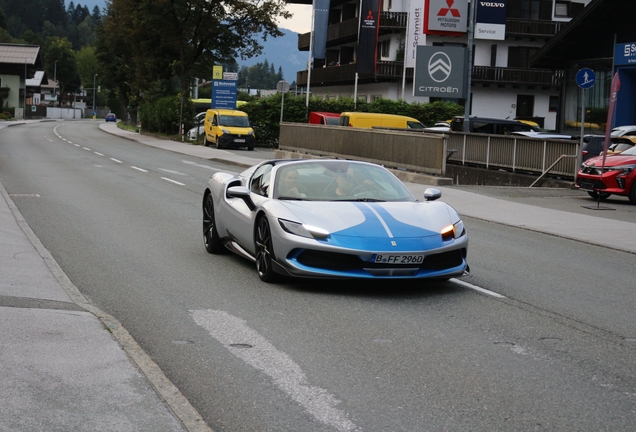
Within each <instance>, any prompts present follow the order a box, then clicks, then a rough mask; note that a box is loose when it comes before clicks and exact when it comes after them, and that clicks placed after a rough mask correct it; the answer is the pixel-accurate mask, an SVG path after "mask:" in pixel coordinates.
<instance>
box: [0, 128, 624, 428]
mask: <svg viewBox="0 0 636 432" xmlns="http://www.w3.org/2000/svg"><path fill="white" fill-rule="evenodd" d="M2 126H8V124H7V123H5V124H3V125H0V128H2ZM100 129H102V130H104V131H105V132H108V133H111V134H115V135H118V136H121V137H124V138H128V139H132V140H135V141H138V142H140V143H143V144H146V145H149V146H153V147H157V148H161V149H164V150H168V151H172V152H177V153H182V154H187V155H190V156H194V157H200V158H203V159H207V160H218V161H223V162H227V163H232V164H235V165H237V166H244V167H248V166H251V165H253V164H256V163H258V162H260V161H262V160H264V159H269V158H273V157H275V152H273V151H265V150H260V151H259V150H255V151H253V152H247V151H244V152H242V151H229V150H217V149H214V148H208V147H203V146H193V145H190V144H188V143H182V142H174V141H167V140H161V139H156V138H153V137H150V136H147V135H140V134H138V133H133V132H127V131H124V130H121V129H119V128H117V126H116V124H114V123H104V122H101V124H100ZM1 174H2V173H0V195H1V198H0V259H1V261H0V263H1V264H0V367H1V368H2V371H3V373H2V374H0V431H5V430H10V431H32V430H79V431H82V430H86V431H88V430H90V431H183V430H188V431H209V430H210V429H209V428H208V427H207V426H206V425H205V424H204V422H203V421H202V419H201V417H200V416H199V414H198V413H197V412H196V411H195V410H194V408H193V407H192V406H191V405H190V404H189V403H188V401H187V400H186V399H185V398H184V397H183V396H182V395H181V393H180V392H179V390H178V389H177V388H176V387H174V386H173V385H172V383H170V382H169V381H168V379H167V378H166V377H165V376H164V375H163V373H162V372H161V370H160V369H159V368H158V366H157V365H156V364H155V363H154V362H153V361H152V360H151V359H150V358H149V357H148V356H147V355H146V354H145V353H144V352H143V350H142V349H141V348H140V347H139V346H138V345H137V344H136V343H135V341H134V340H133V339H132V337H130V335H129V334H128V332H127V331H126V330H125V329H124V328H123V327H122V326H121V324H120V323H119V322H118V321H117V320H116V319H115V318H114V317H112V316H110V315H108V314H106V313H104V312H103V311H101V310H99V309H98V308H96V307H95V306H94V305H91V304H90V303H89V302H88V301H87V300H86V299H85V298H84V297H83V295H82V294H81V293H80V292H79V290H78V289H77V288H76V287H75V286H74V285H73V284H72V282H71V281H70V280H69V279H68V277H66V275H65V274H64V272H63V271H62V269H61V268H60V267H59V266H58V265H57V263H56V262H55V260H54V259H53V257H52V256H51V255H50V254H49V253H48V251H47V250H46V249H45V248H44V247H43V246H42V244H41V243H40V241H39V240H38V239H37V237H36V236H35V235H34V233H33V232H32V231H31V229H30V228H29V226H28V224H27V223H26V222H25V221H24V219H23V217H22V215H21V214H20V212H19V210H18V209H17V207H16V206H15V204H14V202H13V200H12V198H11V196H10V195H9V194H8V193H7V191H6V190H5V189H4V187H3V186H2V183H1ZM413 179H415V180H418V181H421V182H420V183H415V182H412V181H411V182H408V183H407V186H408V187H409V188H410V189H411V190H412V191H413V193H414V194H416V195H417V196H420V197H421V196H422V193H423V192H424V190H425V189H426V187H428V186H427V184H426V183H427V182H426V179H427V178H426V177H425V176H421V177H418V178H411V180H413ZM430 184H435V183H434V182H433V181H431V182H430ZM436 187H438V188H439V189H440V190H442V193H443V197H442V199H443V200H444V201H446V202H448V203H449V204H451V205H452V206H454V207H455V208H456V209H457V210H458V212H459V213H460V214H461V215H462V216H467V217H473V218H478V219H483V220H488V221H492V222H495V223H501V224H505V225H510V226H515V227H519V228H523V229H527V230H533V231H539V232H545V233H548V234H551V235H557V236H560V237H564V238H569V239H573V240H578V241H581V242H585V243H589V244H595V245H600V246H604V247H608V248H611V249H616V250H621V251H626V252H629V253H636V235H634V232H636V206H634V205H630V204H629V203H627V201H626V200H623V199H622V198H619V199H617V200H614V201H611V202H610V203H605V204H602V205H603V206H608V207H613V208H614V210H606V211H604V210H592V209H586V208H584V207H582V206H594V205H596V203H595V202H594V201H593V200H591V199H589V198H588V197H587V195H586V194H585V193H584V192H581V191H576V190H562V189H558V190H555V189H544V190H541V189H532V190H530V189H527V188H488V187H472V186H466V187H462V186H449V187H440V186H436Z"/></svg>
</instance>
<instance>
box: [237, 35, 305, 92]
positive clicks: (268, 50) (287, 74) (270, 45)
mask: <svg viewBox="0 0 636 432" xmlns="http://www.w3.org/2000/svg"><path fill="white" fill-rule="evenodd" d="M280 30H281V32H283V33H284V36H281V37H278V38H267V40H266V41H261V45H263V54H261V55H259V56H257V57H252V58H250V59H247V60H242V59H237V63H238V65H239V68H241V67H242V66H247V67H249V66H254V65H255V64H256V63H264V62H265V60H267V62H268V63H269V64H274V69H275V70H276V72H278V68H279V67H281V68H282V69H283V78H284V79H285V81H287V82H288V83H290V84H291V83H293V82H294V81H296V72H298V71H301V70H304V69H306V68H307V60H308V58H309V52H308V51H298V33H296V32H293V31H291V30H287V29H283V28H281V29H280Z"/></svg>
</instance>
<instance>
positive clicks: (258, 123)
mask: <svg viewBox="0 0 636 432" xmlns="http://www.w3.org/2000/svg"><path fill="white" fill-rule="evenodd" d="M306 103H307V99H306V96H293V95H289V94H288V95H286V96H285V103H284V113H283V121H285V122H292V123H307V120H308V118H309V113H310V112H311V111H325V112H335V113H341V112H345V111H357V112H376V113H385V114H399V115H405V116H409V117H413V118H416V119H418V120H419V121H421V122H422V123H423V124H424V125H426V126H433V125H434V124H435V123H436V122H439V121H446V120H450V119H451V118H453V116H456V115H463V114H464V107H462V106H461V105H458V104H456V103H453V102H429V103H419V102H413V103H410V104H409V103H407V102H405V101H393V100H390V99H382V98H380V99H376V100H375V101H373V102H371V103H368V102H364V101H358V103H357V104H354V100H353V98H343V97H339V98H332V99H323V98H319V97H310V98H309V106H308V107H307V104H306ZM241 111H245V112H246V113H247V114H248V115H249V117H250V121H251V122H252V125H253V127H254V133H255V134H256V143H257V145H259V146H265V147H277V146H278V136H279V135H280V111H281V95H280V94H277V95H272V96H269V97H266V98H262V99H255V100H253V101H250V102H248V103H247V104H246V105H243V106H242V107H241Z"/></svg>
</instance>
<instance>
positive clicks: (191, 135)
mask: <svg viewBox="0 0 636 432" xmlns="http://www.w3.org/2000/svg"><path fill="white" fill-rule="evenodd" d="M197 129H198V131H197ZM204 129H205V126H203V125H201V126H199V127H193V128H192V129H190V130H189V131H188V139H189V140H190V141H195V140H196V139H197V138H198V137H200V136H203V134H204V133H205V130H204Z"/></svg>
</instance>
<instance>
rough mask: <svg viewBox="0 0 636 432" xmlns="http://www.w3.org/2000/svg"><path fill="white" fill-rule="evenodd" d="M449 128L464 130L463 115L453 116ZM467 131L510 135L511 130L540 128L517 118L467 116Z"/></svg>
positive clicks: (539, 130) (534, 130) (528, 130)
mask: <svg viewBox="0 0 636 432" xmlns="http://www.w3.org/2000/svg"><path fill="white" fill-rule="evenodd" d="M451 130H452V131H454V132H463V131H464V117H463V116H455V117H453V121H452V122H451ZM468 131H469V132H472V133H484V134H494V135H510V134H512V133H513V132H541V128H538V127H536V126H533V125H529V124H527V123H523V122H520V121H517V120H508V119H498V118H490V117H469V119H468Z"/></svg>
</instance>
